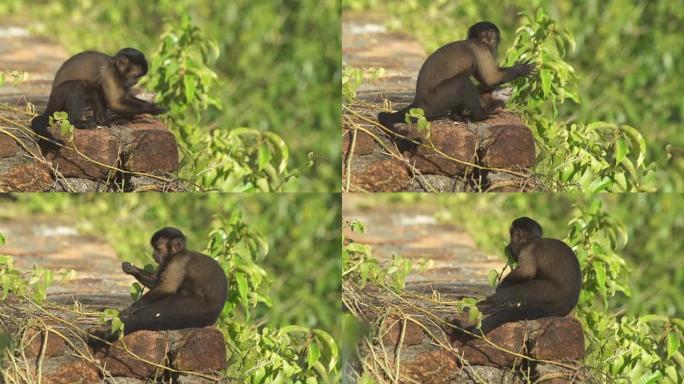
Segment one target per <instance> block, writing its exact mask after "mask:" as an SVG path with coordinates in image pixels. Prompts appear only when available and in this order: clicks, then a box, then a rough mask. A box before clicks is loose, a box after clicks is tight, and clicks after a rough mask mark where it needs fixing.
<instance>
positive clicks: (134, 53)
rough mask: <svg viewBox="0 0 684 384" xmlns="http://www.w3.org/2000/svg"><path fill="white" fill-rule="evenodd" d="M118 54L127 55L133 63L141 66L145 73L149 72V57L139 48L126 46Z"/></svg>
mask: <svg viewBox="0 0 684 384" xmlns="http://www.w3.org/2000/svg"><path fill="white" fill-rule="evenodd" d="M117 55H124V56H126V57H127V58H128V60H130V61H131V62H132V63H133V64H136V65H139V66H140V68H141V69H142V74H143V75H145V74H147V70H148V68H147V59H146V58H145V55H144V54H143V53H142V52H140V51H139V50H137V49H135V48H124V49H122V50H120V51H119V53H117Z"/></svg>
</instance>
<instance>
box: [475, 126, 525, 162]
mask: <svg viewBox="0 0 684 384" xmlns="http://www.w3.org/2000/svg"><path fill="white" fill-rule="evenodd" d="M481 146H482V148H483V149H484V151H483V154H482V161H481V162H482V165H484V166H486V167H491V168H507V169H510V168H531V167H532V166H534V161H535V148H534V138H533V137H532V132H531V131H530V129H529V128H527V127H526V126H524V125H497V126H492V127H488V128H487V137H486V139H485V140H484V142H483V144H482V145H481Z"/></svg>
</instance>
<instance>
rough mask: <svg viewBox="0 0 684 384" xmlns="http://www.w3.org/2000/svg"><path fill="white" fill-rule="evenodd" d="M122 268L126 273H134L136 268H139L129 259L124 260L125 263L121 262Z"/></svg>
mask: <svg viewBox="0 0 684 384" xmlns="http://www.w3.org/2000/svg"><path fill="white" fill-rule="evenodd" d="M121 269H122V270H123V271H124V273H125V274H127V275H132V274H133V273H135V270H136V269H137V268H136V267H135V266H134V265H133V264H131V263H129V262H128V261H124V262H123V263H121Z"/></svg>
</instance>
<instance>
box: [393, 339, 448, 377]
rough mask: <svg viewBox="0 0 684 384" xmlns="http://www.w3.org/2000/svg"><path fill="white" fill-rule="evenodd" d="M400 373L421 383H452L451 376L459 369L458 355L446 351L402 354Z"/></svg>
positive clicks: (436, 350) (422, 351) (437, 350)
mask: <svg viewBox="0 0 684 384" xmlns="http://www.w3.org/2000/svg"><path fill="white" fill-rule="evenodd" d="M402 355H403V356H402V359H401V360H402V361H401V366H400V368H399V369H400V372H401V374H402V375H404V376H407V377H410V378H411V379H413V380H415V381H417V382H419V383H430V384H442V383H444V384H446V383H452V381H451V380H450V378H449V377H450V376H451V375H452V374H453V373H454V372H456V371H457V370H458V369H459V368H458V365H457V364H456V361H457V358H456V354H454V353H453V352H449V351H447V350H446V349H441V348H438V349H433V350H423V349H421V350H419V351H411V350H408V351H405V352H402Z"/></svg>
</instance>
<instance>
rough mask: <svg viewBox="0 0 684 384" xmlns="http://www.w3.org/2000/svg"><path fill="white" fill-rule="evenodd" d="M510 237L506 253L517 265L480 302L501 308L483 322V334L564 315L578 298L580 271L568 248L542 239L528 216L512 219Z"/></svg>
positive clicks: (575, 257)
mask: <svg viewBox="0 0 684 384" xmlns="http://www.w3.org/2000/svg"><path fill="white" fill-rule="evenodd" d="M510 236H511V240H510V243H509V244H508V245H507V246H506V252H507V253H509V254H510V255H511V256H512V257H513V258H514V259H515V261H516V262H517V263H518V265H517V267H516V268H515V269H514V270H513V271H511V273H509V274H508V275H507V276H506V277H505V278H504V279H503V280H502V281H501V283H499V286H498V287H497V288H496V292H495V293H494V294H493V295H491V296H489V297H487V299H485V300H484V301H483V302H482V303H481V304H485V305H492V306H496V307H499V308H500V307H502V306H503V307H504V309H499V310H497V311H496V312H494V313H492V314H491V315H490V316H488V317H486V318H485V319H484V320H483V321H482V326H481V330H482V333H483V334H487V333H488V332H490V331H491V330H493V329H494V328H496V327H498V326H500V325H501V324H504V323H508V322H512V321H519V320H533V319H538V318H541V317H547V316H565V315H567V314H568V313H570V311H571V310H572V309H573V308H575V306H576V305H577V301H578V300H579V294H580V289H581V287H582V274H581V272H580V266H579V262H578V261H577V256H575V253H574V252H573V251H572V249H570V247H568V246H567V245H566V244H565V243H564V242H562V241H560V240H557V239H550V238H543V237H542V227H541V226H540V225H539V224H538V223H537V222H536V221H534V220H532V219H530V218H529V217H521V218H518V219H516V220H515V221H513V223H512V224H511V228H510ZM471 330H474V329H472V328H471Z"/></svg>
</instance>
